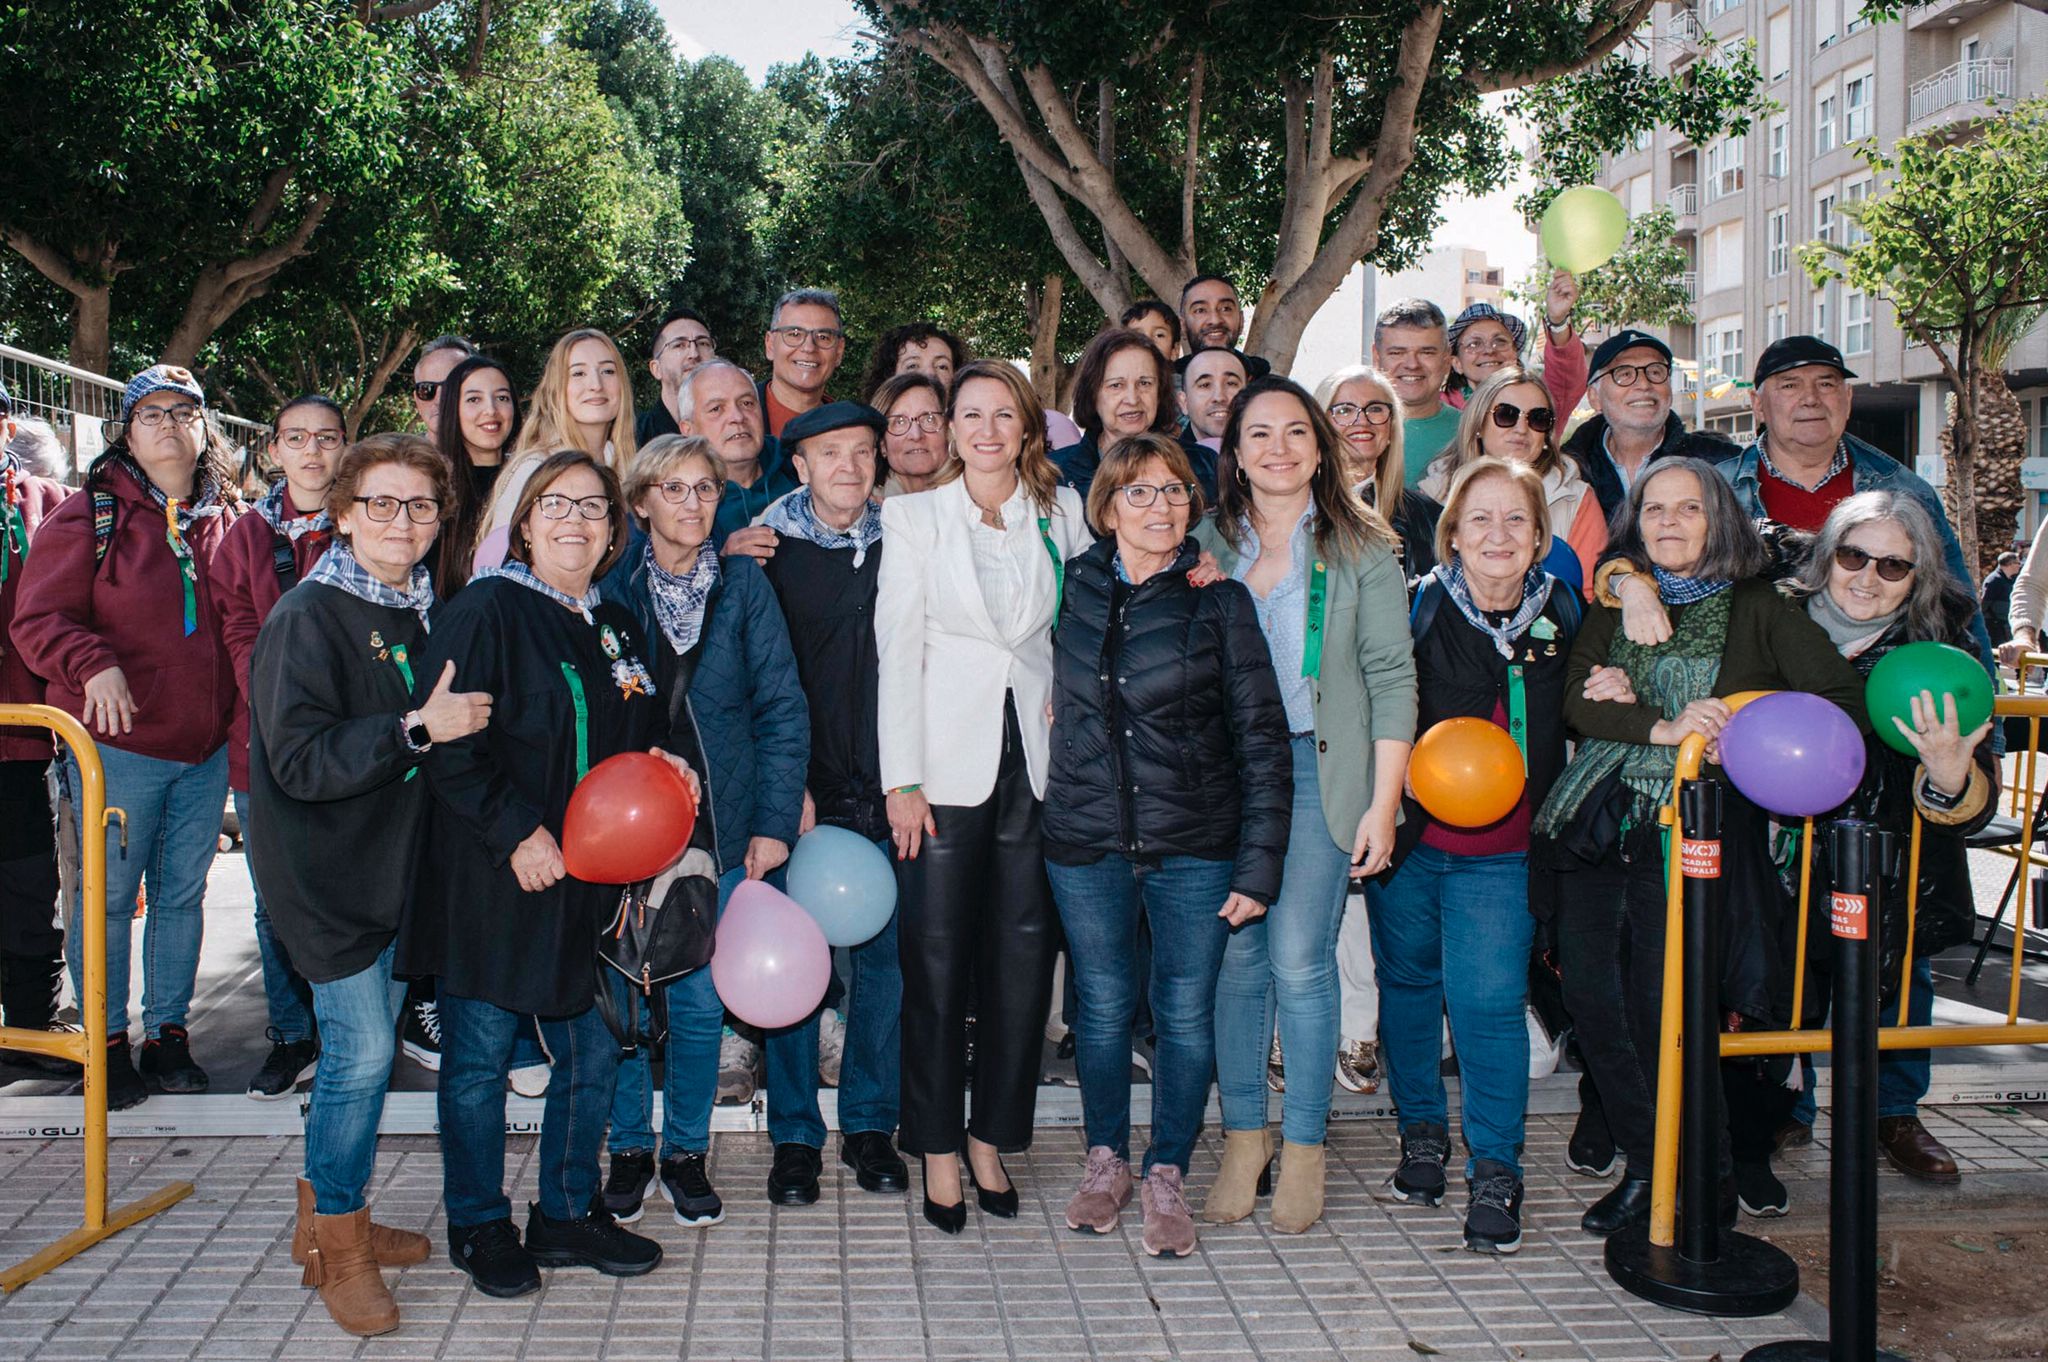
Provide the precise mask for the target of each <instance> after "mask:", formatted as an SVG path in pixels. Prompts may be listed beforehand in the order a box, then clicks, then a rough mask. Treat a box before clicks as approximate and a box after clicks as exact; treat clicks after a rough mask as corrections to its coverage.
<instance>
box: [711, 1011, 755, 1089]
mask: <svg viewBox="0 0 2048 1362" xmlns="http://www.w3.org/2000/svg"><path fill="white" fill-rule="evenodd" d="M760 1073H761V1047H760V1046H758V1045H756V1044H754V1043H753V1042H752V1041H750V1040H748V1039H747V1038H746V1037H745V1036H742V1035H740V1034H739V1032H737V1031H735V1030H733V1029H732V1028H731V1027H730V1026H728V1027H726V1028H725V1033H724V1034H723V1035H721V1036H720V1037H719V1039H718V1102H719V1105H721V1106H744V1105H745V1104H746V1103H748V1102H751V1101H753V1100H754V1093H755V1090H756V1089H758V1088H759V1087H760V1086H761V1078H760Z"/></svg>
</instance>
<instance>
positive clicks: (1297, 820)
mask: <svg viewBox="0 0 2048 1362" xmlns="http://www.w3.org/2000/svg"><path fill="white" fill-rule="evenodd" d="M1350 878H1351V856H1350V853H1349V852H1348V851H1346V850H1345V849H1344V848H1342V847H1339V846H1338V845H1337V843H1336V842H1335V841H1333V840H1332V839H1331V837H1330V829H1329V825H1328V824H1327V823H1325V822H1324V821H1323V792H1322V784H1321V781H1320V780H1319V779H1318V778H1317V775H1316V740H1315V739H1314V738H1313V737H1307V738H1296V739H1295V740H1294V816H1293V822H1292V824H1291V825H1290V827H1289V829H1288V833H1287V861H1286V865H1285V867H1284V869H1283V870H1282V872H1281V880H1280V896H1279V898H1277V899H1276V900H1275V901H1274V902H1273V903H1271V904H1269V905H1267V909H1266V915H1265V916H1264V917H1262V918H1257V919H1254V920H1253V921H1251V922H1247V923H1245V924H1244V925H1243V926H1242V927H1239V928H1237V929H1236V930H1235V931H1233V932H1232V933H1231V934H1230V944H1229V945H1228V946H1227V947H1225V948H1224V952H1223V973H1222V974H1221V975H1220V976H1219V977H1218V978H1217V980H1216V1091H1217V1097H1218V1099H1219V1101H1220V1103H1221V1105H1222V1108H1223V1128H1224V1129H1225V1130H1263V1129H1264V1128H1265V1125H1266V1053H1267V1051H1268V1050H1269V1049H1271V1047H1272V1044H1273V1022H1274V1014H1275V1012H1276V1010H1277V1012H1278V1015H1279V1024H1280V1048H1281V1050H1282V1052H1283V1054H1284V1056H1285V1058H1286V1062H1287V1096H1286V1098H1285V1100H1284V1102H1283V1104H1282V1107H1281V1115H1280V1134H1281V1136H1282V1138H1284V1139H1285V1140H1287V1141H1288V1142H1289V1143H1290V1144H1321V1143H1322V1142H1323V1132H1324V1128H1325V1127H1326V1126H1328V1124H1329V1120H1330V1085H1331V1084H1332V1083H1333V1082H1334V1081H1335V1079H1336V1073H1337V1020H1338V1011H1339V992H1338V986H1337V930H1338V928H1340V927H1341V926H1343V924H1344V896H1345V894H1346V893H1348V892H1349V890H1350ZM1276 1003H1277V1008H1276Z"/></svg>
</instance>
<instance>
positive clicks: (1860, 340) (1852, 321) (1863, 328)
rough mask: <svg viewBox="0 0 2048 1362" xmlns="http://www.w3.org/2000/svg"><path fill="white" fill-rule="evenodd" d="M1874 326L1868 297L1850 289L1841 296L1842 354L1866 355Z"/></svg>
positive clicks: (1863, 293)
mask: <svg viewBox="0 0 2048 1362" xmlns="http://www.w3.org/2000/svg"><path fill="white" fill-rule="evenodd" d="M1876 329H1877V328H1876V326H1875V325H1874V324H1873V323H1872V322H1871V319H1870V295H1869V294H1867V293H1865V292H1864V291H1863V290H1862V289H1854V288H1852V289H1850V290H1848V291H1847V292H1846V293H1844V294H1843V295H1842V353H1843V354H1845V355H1867V354H1869V353H1870V343H1871V340H1872V337H1873V334H1874V333H1875V331H1876Z"/></svg>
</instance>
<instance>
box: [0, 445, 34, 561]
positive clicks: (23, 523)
mask: <svg viewBox="0 0 2048 1362" xmlns="http://www.w3.org/2000/svg"><path fill="white" fill-rule="evenodd" d="M4 482H5V485H4V486H0V582H4V581H6V580H7V560H8V559H9V558H13V557H19V558H20V559H21V560H22V561H23V562H24V563H25V562H27V561H28V521H27V520H25V519H23V518H22V514H21V508H20V507H19V506H17V505H15V504H14V498H15V490H14V469H13V468H12V467H10V468H9V469H8V470H7V475H6V478H5V479H4Z"/></svg>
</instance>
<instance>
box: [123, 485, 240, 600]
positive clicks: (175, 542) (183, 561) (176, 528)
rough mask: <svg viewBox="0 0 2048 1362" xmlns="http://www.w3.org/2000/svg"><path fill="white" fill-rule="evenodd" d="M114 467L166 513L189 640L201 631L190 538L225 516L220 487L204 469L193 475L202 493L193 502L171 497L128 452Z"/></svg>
mask: <svg viewBox="0 0 2048 1362" xmlns="http://www.w3.org/2000/svg"><path fill="white" fill-rule="evenodd" d="M114 467H116V468H118V469H120V470H121V471H122V472H124V473H126V474H127V475H128V476H129V477H131V478H133V479H135V482H136V485H137V486H139V487H141V488H142V490H143V492H144V493H146V494H147V495H148V497H149V499H150V501H151V502H153V503H154V504H155V505H156V507H157V509H158V510H160V511H162V512H163V513H164V542H165V543H167V544H169V545H170V546H171V557H173V558H175V559H177V560H178V575H179V576H181V577H182V578H184V585H185V635H186V637H188V638H189V637H191V636H192V635H193V634H194V633H197V632H198V630H199V597H198V590H197V588H198V583H199V564H198V563H197V562H196V561H194V559H193V557H192V545H191V544H190V543H188V542H187V541H186V536H187V535H188V534H190V533H191V532H192V527H193V526H194V525H196V524H198V523H199V522H200V521H202V520H211V519H213V518H214V517H215V516H218V515H221V514H223V513H224V512H225V510H226V507H225V506H224V505H223V504H222V502H221V496H220V487H219V485H218V484H216V483H215V482H214V480H213V478H212V476H211V475H210V474H208V473H207V471H206V470H205V469H204V468H200V469H197V470H195V471H194V473H193V475H192V478H193V485H194V486H195V488H196V489H197V492H198V494H197V495H196V496H193V497H191V498H189V499H187V498H184V497H174V496H168V495H166V494H165V492H164V490H163V488H161V487H158V486H157V485H156V483H155V482H153V481H151V479H150V476H149V474H147V473H145V472H143V471H142V465H141V464H139V463H137V462H136V461H135V456H134V455H133V454H131V453H129V452H128V451H127V450H126V449H125V448H124V449H121V450H118V451H117V452H116V453H115V454H114Z"/></svg>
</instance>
